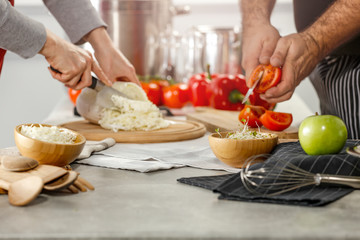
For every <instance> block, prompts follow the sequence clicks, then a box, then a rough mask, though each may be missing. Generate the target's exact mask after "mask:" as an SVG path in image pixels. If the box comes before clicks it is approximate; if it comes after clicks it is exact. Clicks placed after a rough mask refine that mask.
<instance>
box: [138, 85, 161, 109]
mask: <svg viewBox="0 0 360 240" xmlns="http://www.w3.org/2000/svg"><path fill="white" fill-rule="evenodd" d="M141 87H142V88H143V89H144V91H145V93H146V95H147V97H148V99H149V100H150V101H151V102H152V103H154V104H155V105H156V106H160V105H161V103H162V101H161V98H162V89H161V87H160V85H159V84H156V83H154V82H150V83H146V82H141Z"/></svg>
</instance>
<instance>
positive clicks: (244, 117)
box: [239, 105, 266, 128]
mask: <svg viewBox="0 0 360 240" xmlns="http://www.w3.org/2000/svg"><path fill="white" fill-rule="evenodd" d="M265 111H266V109H265V108H264V107H262V106H252V105H245V107H244V108H243V110H241V112H240V113H239V121H240V122H241V123H243V124H245V123H246V124H247V125H248V126H249V127H252V128H256V127H261V126H262V123H261V121H260V119H259V118H260V116H261V115H263V114H264V113H265ZM243 121H245V123H244V122H243Z"/></svg>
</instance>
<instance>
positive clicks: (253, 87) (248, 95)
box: [241, 71, 264, 104]
mask: <svg viewBox="0 0 360 240" xmlns="http://www.w3.org/2000/svg"><path fill="white" fill-rule="evenodd" d="M263 75H264V71H261V72H260V74H259V76H258V79H257V80H256V82H255V83H254V85H252V87H251V88H249V90H248V91H247V93H246V95H245V97H244V99H243V100H242V102H241V103H242V104H244V103H246V101H247V100H248V99H249V97H250V95H251V94H252V93H253V91H254V89H255V88H256V86H257V85H258V83H259V82H260V80H261V79H262V77H263Z"/></svg>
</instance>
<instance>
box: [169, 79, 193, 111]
mask: <svg viewBox="0 0 360 240" xmlns="http://www.w3.org/2000/svg"><path fill="white" fill-rule="evenodd" d="M189 101H190V97H189V86H188V85H187V84H185V83H177V84H174V85H171V86H168V87H164V88H163V102H164V105H165V106H167V107H169V108H182V107H184V106H185V104H187V103H188V102H189Z"/></svg>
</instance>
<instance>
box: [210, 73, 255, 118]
mask: <svg viewBox="0 0 360 240" xmlns="http://www.w3.org/2000/svg"><path fill="white" fill-rule="evenodd" d="M211 91H212V96H211V98H210V106H211V107H213V108H216V109H222V110H234V111H241V110H242V109H243V108H244V104H242V103H241V102H242V100H243V99H244V96H245V94H246V93H247V91H248V87H246V81H245V78H244V77H243V76H242V75H236V76H234V75H227V74H223V75H219V76H218V77H216V78H214V79H212V81H211ZM248 104H250V102H248Z"/></svg>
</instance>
